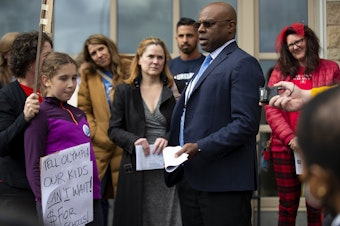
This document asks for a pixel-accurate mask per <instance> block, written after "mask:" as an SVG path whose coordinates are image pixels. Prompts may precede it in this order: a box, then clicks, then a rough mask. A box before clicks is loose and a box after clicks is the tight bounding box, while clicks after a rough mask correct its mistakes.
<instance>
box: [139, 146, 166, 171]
mask: <svg viewBox="0 0 340 226" xmlns="http://www.w3.org/2000/svg"><path fill="white" fill-rule="evenodd" d="M135 148H136V170H137V171H141V170H154V169H164V160H163V154H162V153H161V154H160V155H159V154H152V150H153V144H151V145H150V154H149V155H148V156H145V154H144V150H143V147H142V145H136V146H135Z"/></svg>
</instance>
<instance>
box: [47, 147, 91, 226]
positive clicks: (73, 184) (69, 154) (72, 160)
mask: <svg viewBox="0 0 340 226" xmlns="http://www.w3.org/2000/svg"><path fill="white" fill-rule="evenodd" d="M40 169H41V180H40V182H41V194H42V196H41V201H42V209H43V220H44V225H47V226H57V225H65V226H67V225H79V226H80V225H85V224H87V223H89V222H91V221H93V165H92V161H91V160H90V144H89V143H86V144H82V145H78V146H74V147H71V148H68V149H64V150H61V151H59V152H56V153H53V154H50V155H47V156H44V157H42V158H41V165H40Z"/></svg>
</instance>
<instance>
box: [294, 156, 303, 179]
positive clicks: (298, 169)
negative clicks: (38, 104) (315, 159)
mask: <svg viewBox="0 0 340 226" xmlns="http://www.w3.org/2000/svg"><path fill="white" fill-rule="evenodd" d="M293 152H294V159H295V171H296V174H298V175H301V174H302V167H303V166H302V159H301V156H300V155H299V154H298V153H296V152H295V151H293Z"/></svg>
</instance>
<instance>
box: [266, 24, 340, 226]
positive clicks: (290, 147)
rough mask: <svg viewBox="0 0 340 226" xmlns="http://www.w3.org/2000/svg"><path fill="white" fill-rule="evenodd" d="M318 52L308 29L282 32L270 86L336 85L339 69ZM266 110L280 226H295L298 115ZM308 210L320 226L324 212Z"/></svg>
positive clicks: (294, 26) (313, 222)
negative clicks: (287, 83) (280, 82)
mask: <svg viewBox="0 0 340 226" xmlns="http://www.w3.org/2000/svg"><path fill="white" fill-rule="evenodd" d="M319 50H320V45H319V40H318V38H317V36H316V35H315V33H314V32H313V31H312V30H311V29H310V28H309V27H308V26H306V25H304V24H301V23H294V24H292V25H290V26H286V27H285V28H283V30H282V31H281V32H280V34H279V36H278V38H277V41H276V51H277V52H278V54H279V55H280V56H279V59H278V60H277V64H276V65H275V68H274V71H273V72H272V74H271V76H270V79H269V82H268V86H273V85H274V84H275V83H277V82H279V81H290V82H293V83H294V84H295V86H297V87H299V88H301V89H305V90H309V89H312V88H313V87H320V86H325V85H332V84H334V83H336V82H337V81H338V80H339V79H340V71H339V66H338V65H337V63H335V62H333V61H329V60H325V59H320V57H319ZM292 91H293V90H292ZM265 110H266V117H267V121H268V124H269V125H270V127H271V129H272V135H273V136H272V142H271V155H272V160H273V165H274V171H275V174H276V183H277V186H278V193H279V199H280V204H279V222H278V225H286V226H287V225H295V220H296V214H297V209H298V207H299V201H300V195H301V182H300V180H299V177H298V175H297V173H296V169H295V157H294V152H296V153H297V154H299V146H298V142H297V137H296V135H295V131H296V123H297V120H298V117H299V112H286V111H283V110H280V109H278V108H275V107H272V106H269V105H268V106H266V107H265ZM306 206H307V218H308V225H309V226H310V225H320V226H321V225H322V214H321V210H320V209H315V208H313V207H311V206H310V205H309V204H308V203H306Z"/></svg>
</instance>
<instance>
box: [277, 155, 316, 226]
mask: <svg viewBox="0 0 340 226" xmlns="http://www.w3.org/2000/svg"><path fill="white" fill-rule="evenodd" d="M271 157H272V161H273V166H274V172H275V175H276V183H277V187H278V195H279V200H280V201H279V222H278V225H279V226H295V220H296V215H297V210H298V207H299V202H300V195H301V181H300V180H299V177H298V175H296V173H295V161H294V153H293V151H291V150H290V151H282V152H274V151H271ZM306 207H307V222H308V226H321V225H322V210H321V209H315V208H313V207H311V206H310V205H308V203H306Z"/></svg>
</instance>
